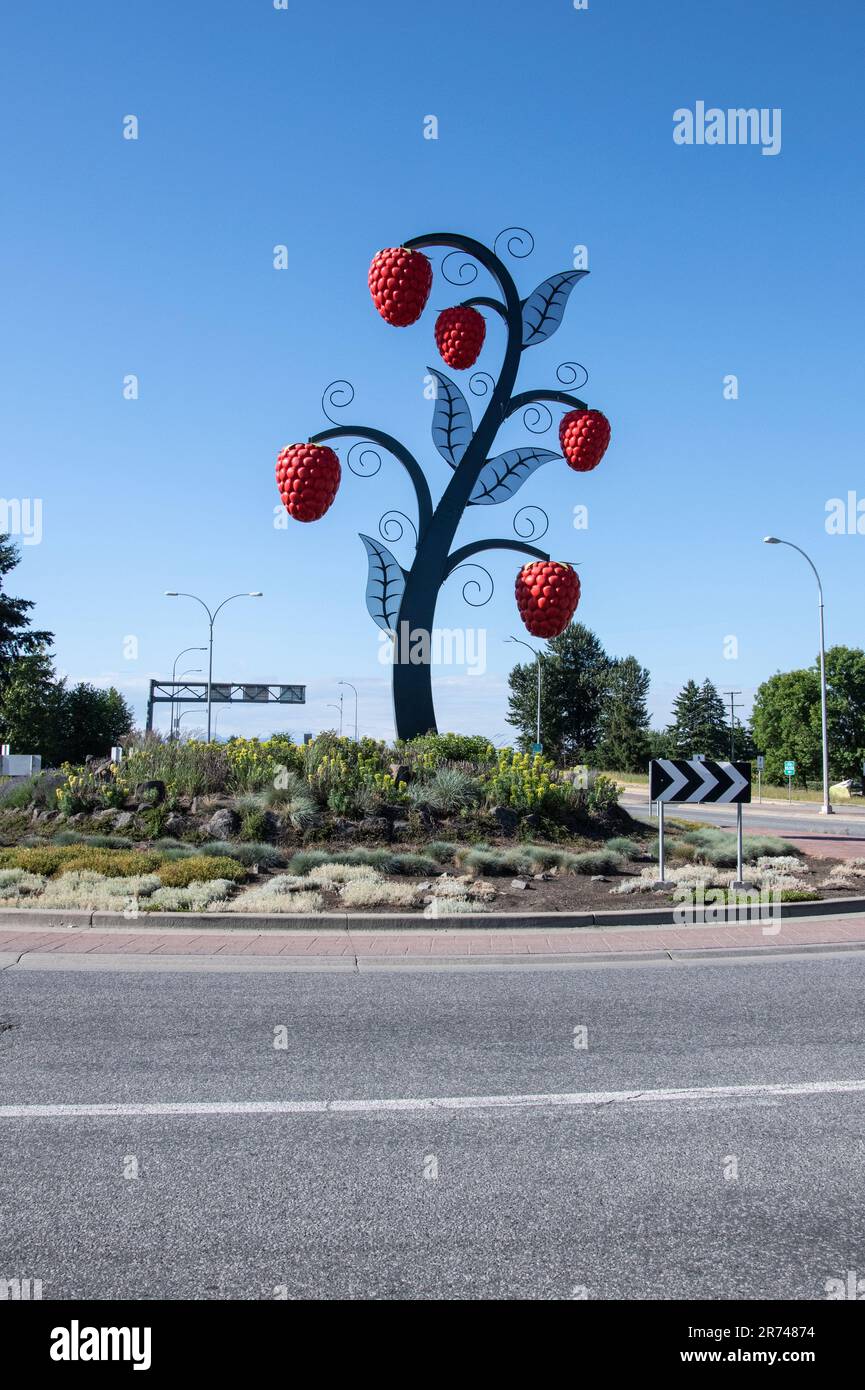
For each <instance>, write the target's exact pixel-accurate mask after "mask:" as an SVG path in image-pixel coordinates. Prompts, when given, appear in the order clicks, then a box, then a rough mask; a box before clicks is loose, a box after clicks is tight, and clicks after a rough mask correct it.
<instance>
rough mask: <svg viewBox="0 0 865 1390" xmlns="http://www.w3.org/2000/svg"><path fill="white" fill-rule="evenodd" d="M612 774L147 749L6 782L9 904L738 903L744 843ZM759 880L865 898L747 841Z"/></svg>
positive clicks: (417, 757) (365, 756)
mask: <svg viewBox="0 0 865 1390" xmlns="http://www.w3.org/2000/svg"><path fill="white" fill-rule="evenodd" d="M617 797H618V787H617V786H616V784H615V783H614V782H612V781H611V780H610V779H603V778H599V779H598V781H597V782H596V783H595V784H594V786H593V787H592V788H591V789H580V788H578V787H577V786H576V785H575V780H574V778H573V776H572V775H571V774H569V773H568V772H567V770H562V769H557V768H555V767H554V766H553V764H552V763H550V762H549V761H548V760H547V759H544V758H542V757H540V756H534V757H532V756H529V755H525V754H520V753H515V752H513V751H512V750H504V751H501V750H496V749H494V748H493V747H492V746H491V745H490V744H488V743H487V742H486V740H484V739H483V738H465V737H461V736H456V735H442V736H440V735H430V736H428V737H427V738H424V739H417V740H414V741H413V742H412V743H410V744H405V743H404V744H397V745H396V746H394V747H392V748H389V747H388V746H387V745H385V744H382V743H376V742H374V741H373V740H362V741H361V742H360V743H359V744H354V743H352V742H350V741H349V740H347V739H338V738H336V737H335V736H333V735H322V736H320V737H319V738H318V739H316V740H314V741H313V742H312V743H311V744H308V745H305V746H298V745H295V744H292V743H290V742H289V741H288V740H286V739H276V738H275V739H271V740H269V741H268V742H267V743H259V742H257V741H256V740H236V741H234V742H232V743H229V744H226V745H214V744H212V745H205V744H195V743H188V744H177V743H175V744H166V743H162V742H160V741H159V740H156V739H148V740H146V741H139V742H138V743H137V744H136V745H134V746H133V747H132V748H131V749H130V750H129V753H128V756H127V757H126V758H125V759H124V760H123V762H122V763H121V764H120V765H119V766H114V765H112V764H109V763H101V764H100V763H90V764H87V765H86V766H85V767H83V768H64V769H61V770H60V771H58V772H49V773H46V774H43V776H41V777H40V778H36V779H33V781H32V782H31V783H29V784H24V785H23V786H22V785H13V786H11V787H9V786H7V787H6V788H0V908H2V907H7V908H8V907H14V908H20V907H25V908H26V907H32V908H47V909H49V910H52V909H56V910H58V911H59V910H64V911H67V910H74V909H76V908H77V909H82V910H89V911H100V910H103V911H117V912H123V913H126V914H127V915H129V916H135V915H138V914H139V913H148V912H158V911H175V912H177V911H185V912H231V913H235V912H238V913H250V914H251V913H268V914H280V913H289V914H293V915H296V914H300V913H319V912H352V913H356V912H371V913H388V912H390V913H394V912H398V913H407V912H408V913H412V912H414V913H418V914H422V913H426V914H427V915H428V916H429V915H432V916H436V917H437V916H448V915H452V914H455V913H456V914H463V913H483V912H489V911H496V912H524V913H525V912H531V913H542V912H582V911H599V910H605V911H610V910H615V909H623V910H626V909H628V908H640V907H646V906H649V907H651V906H658V905H664V904H668V903H671V902H674V901H676V900H678V901H681V900H682V899H683V896H685V895H688V894H692V895H694V896H695V897H697V896H698V895H700V894H703V895H705V896H706V897H707V899H708V898H709V895H710V894H714V895H715V897H714V901H715V902H717V901H719V900H720V899H719V895H723V897H725V898H729V899H730V900H733V899H734V897H735V890H733V889H732V888H731V884H732V882H733V880H734V879H735V877H736V848H735V839H734V837H733V836H732V835H731V834H728V833H726V832H724V831H719V830H716V829H714V828H711V827H707V826H698V825H693V824H690V823H688V822H687V821H682V820H677V819H668V831H667V835H666V837H665V848H666V856H667V877H668V880H669V881H668V884H667V886H666V887H665V888H658V887H657V884H656V879H657V856H658V845H657V834H656V832H655V831H654V830H653V828H652V827H651V826H650V825H648V824H646V823H645V822H642V821H639V820H635V819H633V818H632V817H631V816H630V815H628V813H627V812H625V811H624V810H622V809H621V808H620V807H619V806H618V800H617ZM745 859H746V865H747V873H746V879H747V881H748V883H749V884H751V885H753V888H756V889H760V890H763V891H766V890H768V891H773V892H777V893H778V895H779V897H780V900H781V901H788V902H789V901H801V902H807V901H811V900H814V901H816V900H817V899H819V898H823V897H833V898H835V897H838V898H844V897H845V896H848V897H854V896H857V895H859V894H863V893H865V861H863V860H852V861H846V862H842V863H835V862H834V861H831V860H826V859H815V858H809V857H807V856H804V855H801V854H799V853H798V852H797V851H796V850H795V848H794V847H793V846H792V845H789V844H787V843H786V842H785V841H783V840H777V839H774V838H772V837H766V836H746V837H745Z"/></svg>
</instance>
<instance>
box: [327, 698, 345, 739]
mask: <svg viewBox="0 0 865 1390" xmlns="http://www.w3.org/2000/svg"><path fill="white" fill-rule="evenodd" d="M327 707H328V709H335V710H339V736H340V738H342V695H341V694H340V697H339V704H338V705H335V704H333V703H332V702H331V703H328V706H327Z"/></svg>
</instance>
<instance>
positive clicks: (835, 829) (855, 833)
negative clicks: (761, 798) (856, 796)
mask: <svg viewBox="0 0 865 1390" xmlns="http://www.w3.org/2000/svg"><path fill="white" fill-rule="evenodd" d="M619 804H620V805H621V806H623V807H624V808H625V810H626V811H629V812H630V813H631V815H632V816H635V817H636V818H637V819H638V820H645V821H649V820H651V822H652V824H653V826H655V827H656V826H657V808H656V807H653V808H652V811H653V812H654V814H652V813H651V812H650V803H649V794H648V790H647V789H644V788H640V789H639V790H634V789H632V790H627V791H625V792H624V793H623V794H622V796H621V797H620V801H619ZM666 814H667V817H668V819H678V820H690V821H700V822H701V823H702V824H705V825H716V826H718V828H719V829H722V830H732V831H735V829H736V808H735V806H719V805H713V804H712V803H711V802H709V803H707V802H700V803H695V804H693V805H692V804H691V803H690V802H685V803H679V802H677V803H676V804H675V805H672V804H671V805H668V807H667V811H666ZM742 816H743V823H744V826H745V832H746V834H747V833H750V834H758V833H759V832H760V831H763V830H765V831H766V832H767V833H769V834H772V835H782V836H783V837H784V838H785V839H788V840H796V839H797V837H802V838H807V839H814V840H823V841H825V842H826V843H827V845H830V844H832V843H835V844H836V845H837V846H839V848H838V851H837V857H838V858H839V859H841V858H851V857H856V856H859V855H865V810H856V809H853V810H847V809H845V810H843V811H841V810H838V811H836V812H835V814H834V815H832V816H821V815H820V813H819V810H818V809H817V808H816V807H815V808H811V807H809V806H808V805H807V803H805V804H804V806H803V803H802V802H801V801H799V802H796V801H792V802H790V803H789V806H788V805H787V803H785V802H782V801H773V802H763V804H762V805H761V804H760V803H759V802H757V801H752V802H751V803H750V804H749V805H747V806H743V807H742ZM845 845H846V846H849V847H850V848H849V852H845V851H844V848H843V847H844V846H845ZM808 852H809V853H810V852H811V851H810V850H809V851H808ZM830 853H832V854H834V853H835V851H834V850H831V851H830V850H829V849H827V850H826V854H827V855H828V854H830Z"/></svg>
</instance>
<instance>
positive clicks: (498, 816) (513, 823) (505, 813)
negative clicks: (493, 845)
mask: <svg viewBox="0 0 865 1390" xmlns="http://www.w3.org/2000/svg"><path fill="white" fill-rule="evenodd" d="M492 816H493V819H494V820H495V821H497V822H498V827H499V830H501V832H502V834H503V835H516V833H517V826H518V825H519V823H520V818H519V816H518V815H517V813H516V811H512V810H511V808H510V806H494V807H493V809H492Z"/></svg>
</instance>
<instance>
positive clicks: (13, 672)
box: [0, 536, 133, 767]
mask: <svg viewBox="0 0 865 1390" xmlns="http://www.w3.org/2000/svg"><path fill="white" fill-rule="evenodd" d="M19 558H20V556H19V553H18V550H17V548H16V546H15V545H14V544H13V542H12V541H10V539H9V537H8V536H0V742H2V743H8V744H9V746H10V748H11V750H12V752H13V753H41V755H42V762H43V766H45V767H59V766H60V764H61V763H63V762H70V763H83V762H84V759H85V758H86V757H87V756H88V754H93V755H94V756H102V755H107V754H108V753H110V751H111V748H112V747H113V745H114V744H116V743H117V741H118V739H120V738H121V737H122V736H123V735H124V734H127V733H130V732H131V730H132V727H133V715H132V710H131V709H130V707H129V705H128V704H127V702H126V701H125V700H124V698H123V696H122V695H121V694H120V692H119V691H118V690H116V689H115V688H114V687H113V686H112V687H111V688H110V689H108V690H99V689H98V688H97V687H96V686H94V685H89V684H87V683H86V682H85V681H79V682H78V683H77V684H76V685H70V684H69V683H68V682H67V680H66V678H65V677H61V678H58V676H57V675H56V672H55V667H54V658H53V656H52V654H51V647H52V643H53V641H54V634H53V633H51V632H43V631H39V630H37V629H35V628H33V627H32V626H31V618H30V613H31V610H32V608H33V603H32V602H31V601H30V600H29V599H22V598H12V597H11V596H10V595H9V594H7V593H6V592H5V590H4V580H5V577H6V575H7V574H10V573H11V571H12V570H13V569H14V568H15V566H16V565H17V564H18V561H19Z"/></svg>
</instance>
